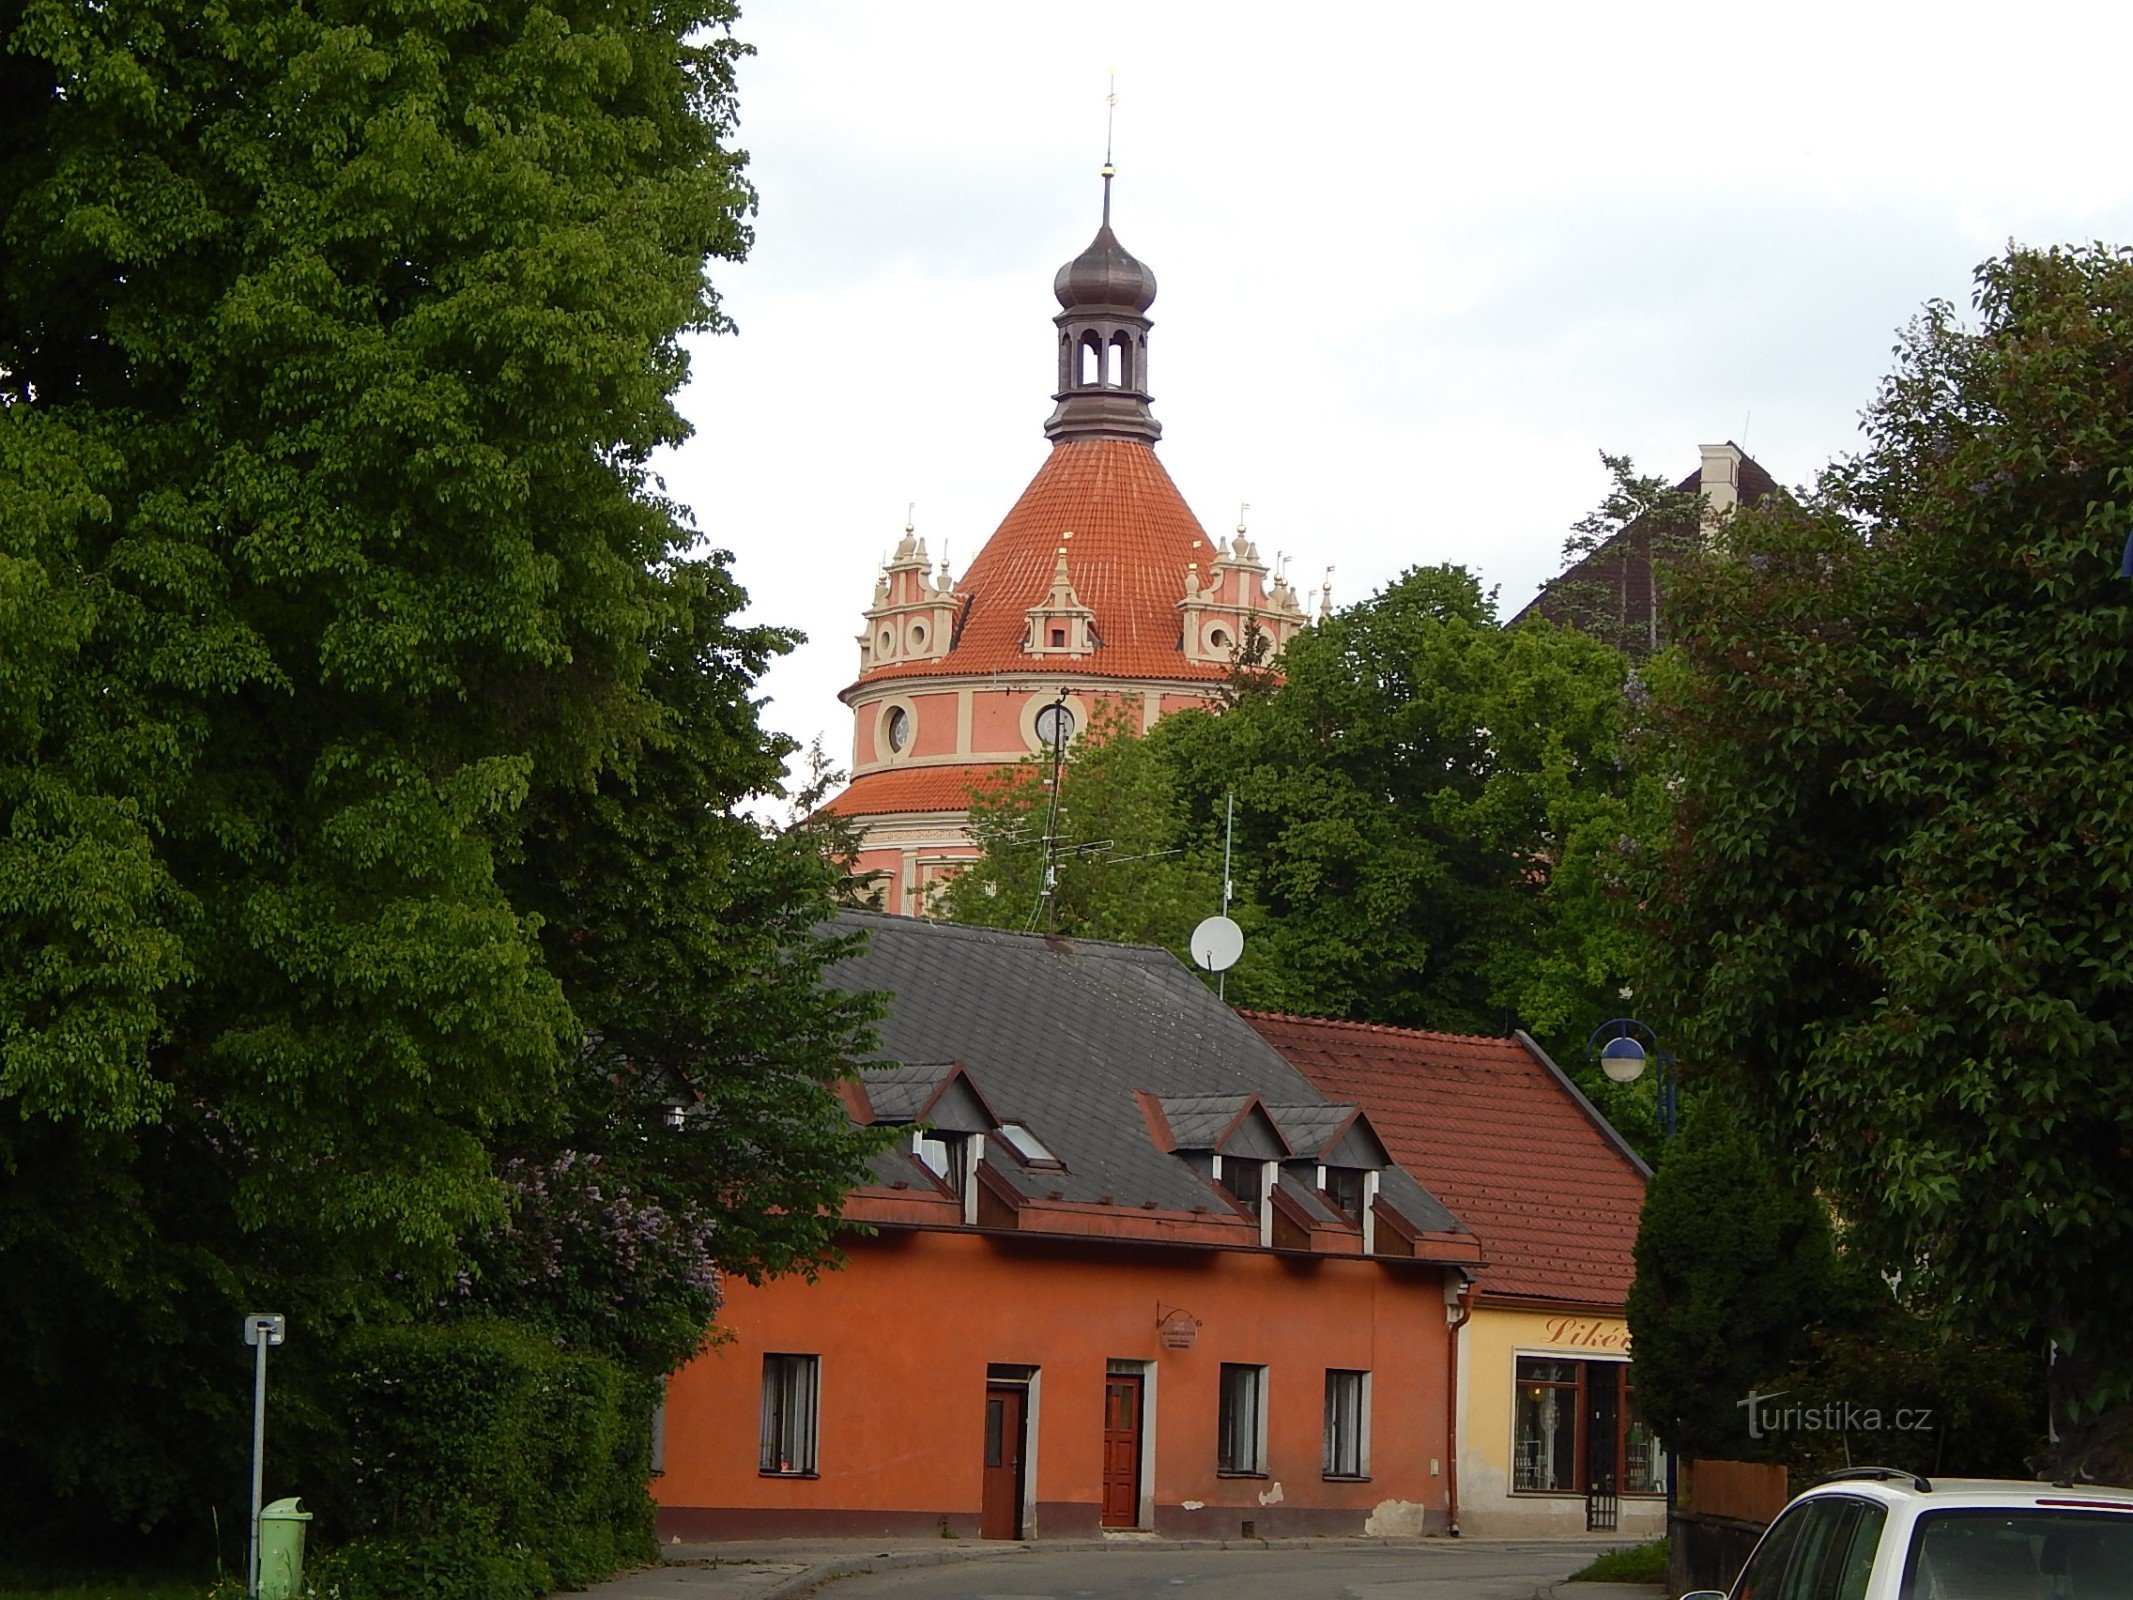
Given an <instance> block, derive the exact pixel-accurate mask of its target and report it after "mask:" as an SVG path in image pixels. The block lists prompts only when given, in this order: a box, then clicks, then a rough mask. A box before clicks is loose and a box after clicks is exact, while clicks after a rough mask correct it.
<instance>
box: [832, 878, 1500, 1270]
mask: <svg viewBox="0 0 2133 1600" xmlns="http://www.w3.org/2000/svg"><path fill="white" fill-rule="evenodd" d="M836 922H837V926H838V930H839V931H840V932H852V931H857V930H864V931H865V932H866V933H867V935H868V940H867V945H866V948H865V950H864V951H863V952H862V953H861V954H860V955H858V956H856V957H854V958H852V959H850V960H847V961H843V962H840V963H838V965H837V966H835V967H833V968H832V969H831V970H830V972H829V975H828V980H829V982H830V983H832V984H834V985H835V986H837V987H838V988H841V989H845V990H851V991H857V990H866V989H878V990H886V991H888V992H889V993H890V994H891V995H892V996H893V999H892V1001H891V1003H890V1006H889V1011H888V1015H887V1016H886V1017H885V1018H883V1020H882V1022H881V1051H880V1057H879V1059H880V1060H881V1061H882V1062H884V1063H892V1062H893V1063H905V1062H907V1063H912V1064H913V1067H912V1068H911V1069H910V1072H911V1077H910V1078H907V1077H906V1074H905V1073H904V1072H896V1073H895V1074H894V1077H893V1081H894V1082H895V1083H896V1084H897V1088H896V1090H895V1091H894V1092H895V1093H897V1094H898V1095H900V1096H905V1097H908V1095H909V1093H910V1091H909V1090H907V1089H904V1088H903V1087H902V1085H903V1084H905V1083H907V1082H910V1081H912V1079H914V1078H915V1077H916V1076H917V1075H918V1074H919V1073H920V1072H921V1071H922V1072H923V1073H924V1074H925V1075H926V1077H927V1081H928V1083H929V1084H930V1083H931V1082H936V1081H938V1079H939V1078H940V1077H941V1075H942V1074H943V1073H945V1072H946V1071H947V1070H948V1068H947V1067H946V1066H945V1065H943V1064H945V1063H951V1062H960V1063H961V1064H962V1065H963V1066H964V1067H965V1068H966V1069H967V1070H968V1072H969V1074H970V1077H971V1079H972V1080H973V1081H974V1082H975V1083H976V1085H977V1086H978V1088H979V1089H980V1090H981V1091H982V1092H983V1094H984V1096H985V1098H986V1100H987V1101H988V1102H989V1103H990V1104H991V1106H992V1108H993V1110H994V1111H995V1112H996V1113H997V1114H998V1115H999V1117H1000V1118H1001V1120H1002V1121H1005V1122H1024V1123H1027V1124H1028V1125H1029V1127H1030V1129H1031V1130H1032V1131H1033V1132H1034V1133H1035V1134H1036V1135H1037V1137H1038V1138H1039V1139H1041V1140H1043V1141H1044V1143H1045V1144H1046V1145H1047V1146H1048V1147H1050V1149H1051V1150H1052V1151H1053V1153H1054V1154H1056V1155H1057V1156H1058V1157H1059V1159H1060V1160H1061V1161H1062V1162H1063V1163H1064V1164H1065V1166H1066V1169H1067V1170H1066V1171H1064V1172H1058V1171H1050V1170H1034V1171H1025V1170H1023V1169H1022V1168H1021V1167H1020V1166H1018V1165H1017V1163H1015V1162H1014V1161H1013V1160H1011V1159H1006V1158H1002V1159H1000V1160H998V1161H997V1162H996V1163H994V1164H995V1166H996V1167H997V1169H998V1171H999V1173H1000V1175H1001V1176H1003V1177H1006V1178H1007V1179H1009V1180H1010V1181H1011V1182H1012V1183H1014V1184H1015V1185H1016V1187H1018V1188H1019V1189H1020V1190H1021V1191H1022V1192H1023V1193H1024V1194H1025V1195H1027V1196H1029V1197H1031V1198H1033V1199H1043V1198H1046V1197H1049V1196H1052V1195H1054V1194H1055V1193H1056V1194H1057V1195H1058V1197H1059V1198H1062V1199H1066V1200H1084V1201H1092V1202H1093V1201H1101V1200H1104V1199H1105V1198H1107V1197H1108V1198H1109V1199H1110V1200H1111V1201H1112V1202H1113V1203H1115V1204H1117V1205H1119V1206H1122V1207H1123V1206H1140V1205H1143V1204H1145V1203H1146V1202H1149V1201H1153V1202H1154V1203H1155V1204H1156V1205H1157V1206H1158V1207H1161V1208H1163V1209H1165V1210H1173V1211H1189V1210H1191V1209H1192V1208H1193V1207H1195V1206H1207V1205H1208V1204H1209V1190H1208V1187H1207V1184H1206V1182H1205V1180H1203V1179H1201V1178H1200V1177H1199V1176H1198V1175H1197V1174H1196V1173H1195V1172H1194V1171H1193V1170H1192V1168H1191V1166H1190V1165H1189V1164H1188V1163H1187V1162H1186V1161H1185V1160H1184V1159H1183V1158H1182V1157H1180V1156H1176V1155H1169V1154H1165V1153H1164V1152H1163V1151H1162V1150H1160V1149H1158V1148H1157V1146H1156V1143H1155V1141H1154V1139H1153V1138H1152V1137H1151V1135H1150V1132H1149V1128H1148V1123H1147V1119H1146V1117H1145V1116H1144V1115H1143V1114H1142V1111H1141V1107H1140V1103H1139V1101H1138V1099H1137V1098H1136V1096H1137V1094H1138V1093H1139V1092H1140V1091H1144V1090H1145V1091H1147V1092H1149V1093H1152V1094H1155V1095H1158V1096H1162V1097H1164V1098H1165V1099H1166V1100H1171V1099H1172V1097H1176V1098H1178V1099H1183V1098H1185V1097H1206V1101H1207V1103H1208V1104H1210V1105H1212V1103H1213V1102H1214V1101H1218V1100H1219V1101H1221V1102H1223V1103H1226V1104H1227V1106H1228V1107H1229V1111H1230V1115H1232V1116H1233V1115H1234V1114H1235V1111H1236V1108H1237V1106H1238V1105H1239V1103H1240V1102H1241V1100H1242V1099H1243V1098H1244V1097H1246V1096H1249V1095H1258V1096H1259V1097H1260V1098H1261V1099H1262V1100H1264V1101H1265V1102H1266V1103H1267V1105H1269V1106H1270V1107H1280V1108H1282V1111H1281V1116H1282V1118H1283V1125H1284V1126H1287V1125H1288V1121H1289V1118H1290V1116H1291V1111H1290V1108H1320V1107H1323V1108H1326V1111H1327V1112H1328V1113H1330V1111H1331V1108H1332V1105H1333V1102H1330V1101H1328V1100H1327V1099H1326V1097H1325V1096H1324V1095H1322V1094H1320V1093H1319V1092H1318V1091H1317V1090H1316V1089H1314V1088H1312V1086H1311V1084H1310V1081H1309V1080H1308V1079H1306V1078H1305V1077H1304V1076H1303V1074H1301V1073H1300V1072H1298V1071H1297V1070H1296V1069H1295V1068H1294V1067H1292V1066H1290V1065H1289V1064H1288V1062H1287V1061H1285V1060H1283V1059H1282V1057H1281V1056H1280V1055H1279V1054H1278V1053H1277V1052H1276V1051H1275V1050H1274V1048H1273V1047H1272V1046H1271V1045H1269V1044H1268V1043H1267V1042H1266V1041H1265V1040H1263V1039H1261V1038H1260V1037H1259V1035H1258V1034H1257V1033H1256V1032H1254V1031H1253V1029H1252V1028H1251V1027H1250V1026H1249V1025H1248V1024H1246V1023H1245V1022H1244V1021H1243V1020H1242V1019H1241V1018H1239V1017H1237V1016H1236V1015H1235V1014H1234V1013H1232V1012H1231V1011H1230V1010H1229V1008H1228V1007H1227V1006H1225V1005H1224V1004H1223V1003H1222V1002H1221V1001H1220V1000H1218V999H1216V998H1215V996H1214V994H1213V993H1212V992H1211V991H1210V990H1209V989H1208V988H1207V986H1206V985H1205V984H1204V983H1202V982H1201V981H1200V980H1199V978H1198V977H1197V976H1195V975H1194V974H1193V973H1192V972H1191V971H1190V970H1189V969H1188V968H1186V967H1185V966H1184V965H1183V964H1182V963H1180V962H1179V961H1178V960H1177V958H1176V957H1174V956H1172V955H1171V954H1170V953H1169V952H1168V951H1166V950H1157V949H1151V948H1148V947H1145V946H1140V945H1124V944H1107V943H1101V942H1098V941H1095V940H1087V939H1062V938H1058V937H1056V936H1048V935H1043V934H1019V933H1003V932H999V931H997V930H994V929H990V928H968V927H961V926H957V925H953V924H948V923H935V922H921V921H917V920H915V919H913V918H909V917H891V916H883V915H879V914H876V913H870V912H843V913H840V914H839V915H838V917H837V919H836ZM920 1063H930V1064H932V1065H928V1066H925V1067H923V1068H920V1067H919V1066H918V1064H920ZM864 1076H865V1078H866V1080H867V1083H868V1085H869V1089H870V1092H871V1090H872V1086H873V1084H874V1083H875V1082H877V1081H881V1080H882V1079H885V1078H888V1077H889V1075H888V1074H881V1075H879V1076H877V1073H876V1072H875V1071H873V1070H869V1071H868V1072H867V1073H866V1074H865V1075H864ZM885 1086H886V1085H885ZM920 1098H922V1096H921V1097H920ZM876 1103H877V1105H879V1101H878V1100H877V1102H876ZM1340 1115H1342V1116H1345V1115H1346V1112H1345V1111H1343V1112H1341V1113H1340ZM1224 1120H1227V1119H1226V1118H1225V1119H1224ZM1297 1120H1298V1121H1299V1122H1301V1121H1302V1120H1303V1119H1301V1118H1298V1119H1297ZM1318 1120H1319V1119H1318V1118H1317V1117H1312V1118H1311V1119H1310V1121H1311V1122H1313V1123H1316V1122H1318ZM1326 1125H1327V1126H1329V1127H1330V1125H1331V1123H1330V1121H1329V1122H1328V1123H1327V1124H1326ZM876 1171H877V1172H878V1173H879V1174H880V1175H881V1176H882V1177H883V1178H884V1179H892V1178H894V1177H898V1176H908V1165H907V1164H905V1163H903V1161H902V1158H901V1157H900V1156H899V1155H897V1154H895V1153H894V1152H892V1153H890V1155H889V1156H887V1157H886V1158H879V1159H877V1162H876ZM1285 1187H1289V1188H1290V1192H1291V1193H1292V1194H1293V1193H1294V1192H1295V1191H1294V1189H1293V1187H1292V1186H1287V1185H1285ZM1379 1193H1380V1195H1381V1197H1382V1198H1383V1199H1384V1200H1385V1202H1386V1203H1387V1204H1389V1205H1390V1206H1392V1208H1393V1209H1394V1210H1396V1211H1398V1212H1399V1213H1400V1215H1402V1216H1403V1217H1405V1218H1406V1219H1407V1220H1408V1221H1409V1222H1410V1223H1411V1224H1413V1225H1414V1226H1415V1227H1417V1228H1419V1229H1422V1230H1423V1231H1425V1232H1431V1233H1463V1232H1465V1231H1466V1230H1465V1229H1464V1228H1463V1227H1462V1226H1461V1225H1460V1223H1459V1222H1458V1221H1457V1220H1456V1219H1455V1218H1454V1217H1453V1216H1452V1214H1451V1213H1450V1212H1449V1211H1447V1210H1445V1208H1444V1207H1443V1206H1442V1205H1440V1204H1438V1202H1437V1201H1436V1199H1435V1198H1434V1197H1432V1196H1431V1195H1430V1194H1429V1193H1428V1192H1427V1191H1426V1190H1425V1189H1424V1188H1423V1187H1422V1185H1421V1184H1419V1183H1418V1182H1416V1181H1415V1179H1414V1178H1413V1176H1411V1175H1410V1174H1408V1173H1406V1172H1404V1171H1402V1170H1401V1169H1400V1168H1398V1167H1390V1168H1387V1169H1386V1170H1385V1172H1384V1174H1383V1176H1382V1177H1381V1178H1380V1180H1379ZM1309 1209H1311V1210H1312V1211H1313V1212H1314V1213H1320V1212H1322V1211H1323V1208H1322V1207H1318V1206H1316V1205H1312V1206H1310V1207H1309Z"/></svg>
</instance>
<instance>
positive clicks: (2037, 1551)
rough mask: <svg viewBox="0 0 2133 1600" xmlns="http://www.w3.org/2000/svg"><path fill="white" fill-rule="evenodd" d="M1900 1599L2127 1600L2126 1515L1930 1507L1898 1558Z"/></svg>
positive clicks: (2130, 1539) (2129, 1543)
mask: <svg viewBox="0 0 2133 1600" xmlns="http://www.w3.org/2000/svg"><path fill="white" fill-rule="evenodd" d="M1902 1595H1903V1600H2133V1514H2127V1513H2120V1512H2108V1511H2105V1512H2085V1511H2050V1510H2043V1509H2037V1510H2028V1509H2022V1510H2015V1511H2006V1510H1987V1509H1983V1508H1968V1509H1954V1510H1948V1511H1929V1512H1927V1513H1925V1514H1924V1515H1923V1516H1921V1517H1920V1518H1919V1519H1918V1521H1917V1523H1916V1524H1915V1527H1914V1531H1913V1533H1912V1535H1911V1549H1910V1552H1909V1554H1908V1555H1907V1557H1906V1558H1905V1561H1904V1577H1903V1590H1902Z"/></svg>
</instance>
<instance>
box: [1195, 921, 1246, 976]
mask: <svg viewBox="0 0 2133 1600" xmlns="http://www.w3.org/2000/svg"><path fill="white" fill-rule="evenodd" d="M1243 954H1244V930H1243V929H1242V928H1240V927H1238V926H1237V925H1236V923H1234V922H1232V921H1230V919H1229V918H1227V917H1209V918H1208V919H1207V920H1206V921H1205V922H1203V923H1201V924H1200V925H1199V926H1198V927H1197V928H1195V929H1193V930H1192V959H1193V960H1194V961H1195V962H1197V963H1198V964H1199V967H1200V969H1201V970H1202V971H1203V972H1227V971H1229V969H1230V968H1231V967H1234V966H1235V965H1236V964H1237V958H1238V957H1239V956H1241V955H1243Z"/></svg>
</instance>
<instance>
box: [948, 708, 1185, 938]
mask: <svg viewBox="0 0 2133 1600" xmlns="http://www.w3.org/2000/svg"><path fill="white" fill-rule="evenodd" d="M1093 722H1094V725H1093V726H1092V727H1090V728H1088V729H1087V730H1085V731H1084V732H1082V733H1081V734H1080V735H1079V736H1078V737H1077V738H1076V739H1075V740H1074V741H1073V743H1072V744H1071V745H1070V746H1069V748H1068V749H1067V751H1066V752H1065V757H1066V759H1065V761H1064V763H1063V765H1062V770H1061V782H1060V785H1059V788H1058V790H1057V792H1056V798H1057V804H1056V807H1055V805H1054V794H1055V792H1054V789H1053V785H1052V758H1051V756H1050V755H1049V754H1042V753H1040V754H1038V755H1035V756H1032V757H1030V758H1029V759H1027V760H1025V761H1023V762H1021V763H1019V764H1018V765H1016V766H1014V767H1009V768H1005V769H1003V770H1002V771H1001V772H1000V774H999V775H998V776H997V777H995V778H994V779H992V780H990V781H989V782H987V783H984V784H981V785H979V786H978V787H977V788H976V790H975V791H974V792H973V793H972V795H971V806H970V822H971V835H972V837H973V838H974V839H975V840H976V841H977V842H978V843H979V844H980V845H981V846H982V847H983V850H984V854H983V855H982V856H981V857H980V858H979V859H978V860H977V861H976V862H975V863H973V864H972V865H971V866H970V867H968V868H967V869H965V870H964V871H963V872H961V873H959V874H958V875H957V876H956V877H955V878H954V879H952V880H951V881H950V883H949V885H948V887H947V888H946V890H944V891H943V892H942V893H941V895H940V896H939V897H938V901H937V904H936V907H935V909H936V910H938V911H939V912H940V913H941V914H942V915H944V916H946V917H947V918H948V919H949V920H951V921H955V922H969V923H975V924H978V925H979V926H982V927H995V928H1038V929H1044V930H1047V931H1056V932H1059V933H1064V934H1068V935H1071V936H1074V937H1077V938H1089V939H1122V940H1128V941H1131V942H1133V943H1138V944H1157V945H1164V946H1166V947H1168V948H1169V949H1171V950H1172V951H1174V952H1176V953H1177V954H1178V955H1179V956H1180V957H1181V958H1183V959H1190V952H1189V951H1188V950H1187V948H1186V945H1187V941H1188V939H1189V938H1190V936H1191V933H1192V930H1193V928H1194V926H1195V925H1196V924H1197V923H1198V922H1199V921H1200V919H1201V918H1203V917H1208V916H1212V915H1213V914H1214V913H1215V911H1216V910H1217V909H1219V907H1220V904H1221V894H1222V888H1221V858H1220V856H1219V855H1216V856H1215V857H1214V858H1213V859H1212V860H1210V859H1208V851H1207V848H1206V844H1205V842H1204V841H1199V842H1196V843H1194V844H1191V845H1187V844H1186V843H1184V842H1183V841H1184V839H1185V836H1186V829H1185V827H1184V818H1183V816H1182V813H1181V812H1180V809H1179V805H1178V797H1177V792H1176V782H1175V779H1174V777H1173V775H1172V772H1171V769H1170V766H1169V765H1168V763H1167V762H1166V760H1165V759H1164V747H1163V745H1162V744H1161V743H1160V742H1157V741H1152V740H1148V739H1143V738H1139V737H1136V736H1135V735H1134V734H1133V732H1132V731H1131V729H1130V728H1129V727H1128V725H1127V723H1126V720H1125V717H1124V716H1123V715H1122V714H1108V713H1105V712H1101V711H1099V712H1098V713H1097V714H1096V716H1095V717H1094V718H1093ZM1048 835H1049V836H1050V837H1051V838H1052V840H1053V844H1052V846H1051V848H1050V849H1049V850H1048V849H1047V848H1046V839H1047V836H1048ZM1047 862H1049V863H1050V866H1051V873H1050V876H1049V879H1048V878H1047V873H1046V865H1047Z"/></svg>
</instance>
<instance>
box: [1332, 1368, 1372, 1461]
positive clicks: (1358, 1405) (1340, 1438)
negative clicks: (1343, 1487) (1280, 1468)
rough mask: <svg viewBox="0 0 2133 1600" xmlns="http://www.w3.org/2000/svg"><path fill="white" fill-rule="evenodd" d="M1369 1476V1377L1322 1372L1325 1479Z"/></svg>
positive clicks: (1339, 1371)
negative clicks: (1323, 1380)
mask: <svg viewBox="0 0 2133 1600" xmlns="http://www.w3.org/2000/svg"><path fill="white" fill-rule="evenodd" d="M1369 1475H1370V1374H1369V1373H1367V1372H1355V1371H1350V1370H1347V1369H1344V1368H1340V1367H1328V1368H1327V1369H1326V1476H1327V1477H1329V1478H1365V1477H1368V1476H1369Z"/></svg>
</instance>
